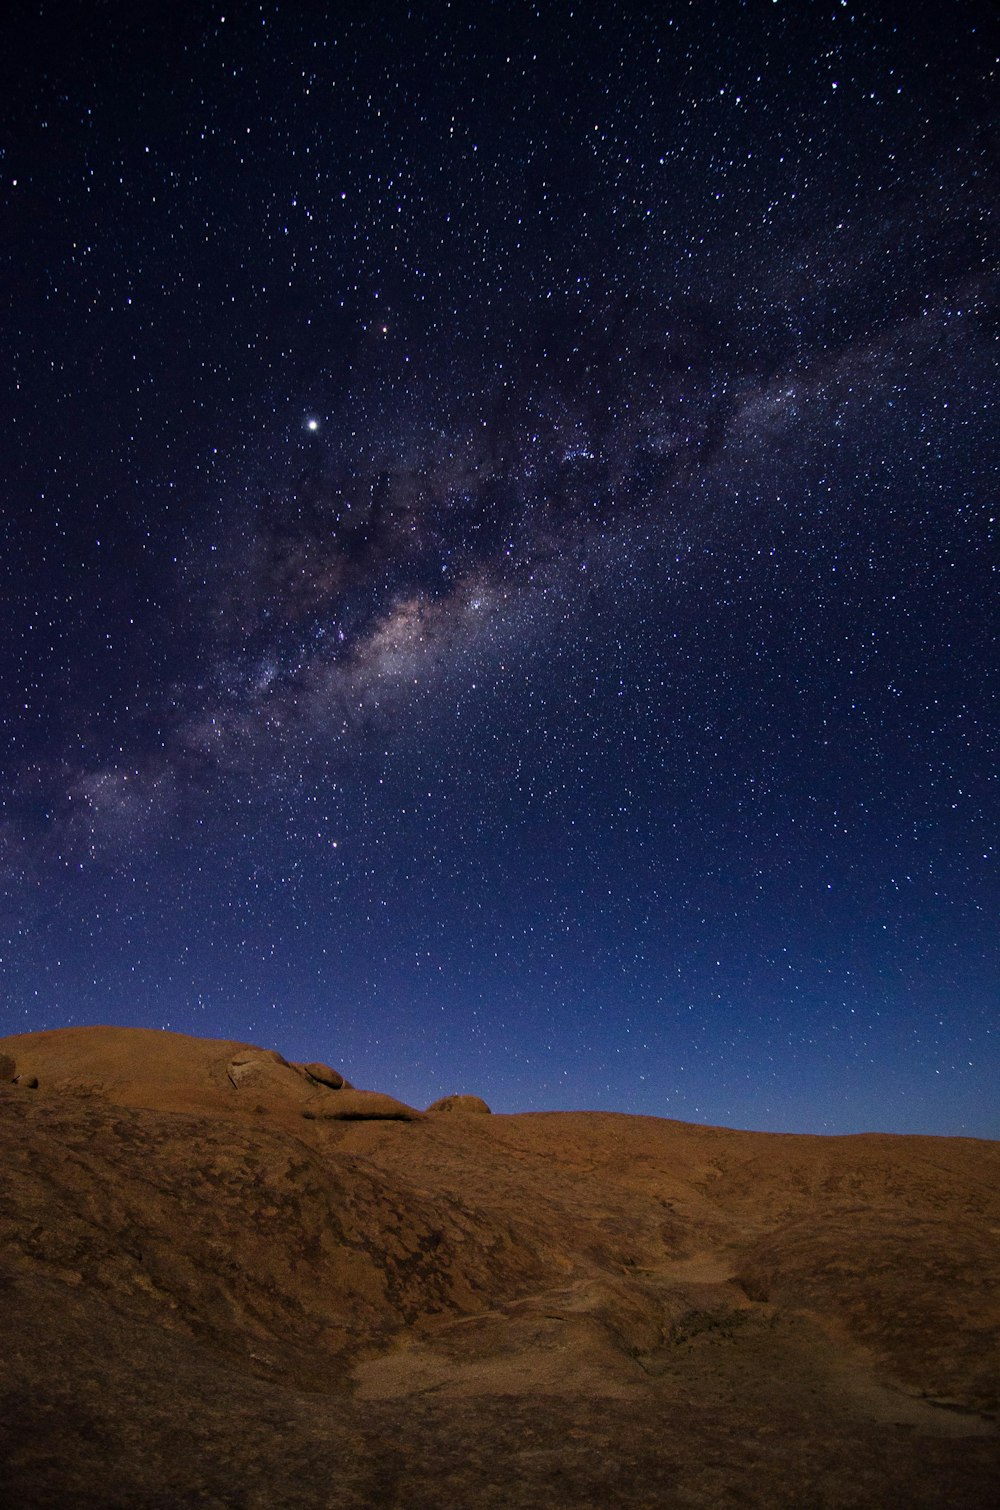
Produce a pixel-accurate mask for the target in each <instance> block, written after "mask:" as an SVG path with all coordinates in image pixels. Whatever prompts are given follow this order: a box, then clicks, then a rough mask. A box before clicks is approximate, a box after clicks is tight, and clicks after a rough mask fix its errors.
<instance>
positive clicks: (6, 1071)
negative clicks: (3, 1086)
mask: <svg viewBox="0 0 1000 1510" xmlns="http://www.w3.org/2000/svg"><path fill="white" fill-rule="evenodd" d="M16 1073H17V1065H16V1064H15V1063H14V1061H13V1059H12V1058H11V1057H10V1055H9V1054H0V1081H9V1080H13V1079H14V1076H15V1075H16Z"/></svg>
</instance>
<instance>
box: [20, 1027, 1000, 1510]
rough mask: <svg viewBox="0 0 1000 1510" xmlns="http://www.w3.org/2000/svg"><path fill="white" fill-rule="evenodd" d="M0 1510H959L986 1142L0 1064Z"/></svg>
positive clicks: (64, 1059)
mask: <svg viewBox="0 0 1000 1510" xmlns="http://www.w3.org/2000/svg"><path fill="white" fill-rule="evenodd" d="M0 1295H2V1299H3V1310H2V1315H3V1318H4V1320H3V1345H2V1348H0V1499H2V1500H3V1503H5V1504H9V1505H10V1506H11V1507H13V1510H20V1507H40V1506H52V1507H65V1506H73V1507H81V1510H88V1507H91V1510H96V1507H119V1506H120V1507H122V1510H125V1507H129V1510H132V1507H150V1510H152V1507H156V1510H173V1507H181V1506H188V1505H198V1506H207V1507H220V1510H221V1507H227V1510H228V1507H247V1510H251V1507H254V1510H256V1507H260V1510H264V1507H267V1510H273V1507H284V1506H296V1507H298V1506H300V1507H303V1510H307V1507H308V1510H319V1507H323V1510H327V1507H329V1510H341V1507H344V1510H347V1507H350V1510H362V1507H373V1506H378V1507H382V1506H386V1507H399V1510H403V1507H406V1510H430V1507H438V1506H445V1505H448V1506H453V1507H469V1510H472V1507H494V1506H495V1507H504V1510H506V1507H531V1510H535V1507H539V1506H555V1507H559V1506H566V1507H581V1510H582V1507H584V1506H588V1507H589V1506H595V1507H596V1506H601V1507H614V1506H645V1507H654V1506H655V1507H661V1506H706V1507H709V1506H711V1507H714V1506H718V1505H722V1504H741V1505H746V1506H760V1507H764V1506H767V1507H773V1506H780V1505H787V1506H805V1505H808V1506H827V1507H839V1506H858V1507H862V1506H865V1507H869V1506H886V1507H888V1506H894V1507H895V1506H903V1505H905V1506H928V1507H930V1506H940V1507H944V1506H948V1507H950V1510H954V1507H961V1506H968V1507H973V1506H975V1507H979V1506H987V1505H990V1506H992V1505H993V1504H994V1503H995V1502H996V1486H997V1483H998V1482H1000V1451H998V1446H1000V1440H998V1435H997V1410H998V1395H1000V1347H998V1339H1000V1145H998V1144H996V1143H987V1142H979V1141H974V1140H966V1139H945V1138H914V1137H889V1136H883V1135H866V1136H862V1137H853V1138H824V1137H791V1136H778V1135H771V1134H763V1133H750V1132H738V1131H731V1130H728V1129H723V1128H712V1127H699V1126H691V1125H687V1124H683V1123H677V1122H671V1121H664V1120H659V1119H655V1118H646V1117H628V1116H615V1115H609V1114H603V1113H592V1112H578V1113H539V1114H531V1115H522V1116H494V1115H491V1114H490V1113H489V1108H488V1107H487V1106H486V1104H485V1103H484V1102H482V1101H481V1100H479V1098H478V1097H475V1096H472V1095H455V1096H451V1097H446V1098H444V1099H443V1100H441V1101H437V1102H435V1103H434V1104H433V1105H432V1106H431V1107H429V1108H428V1109H427V1111H426V1112H422V1111H419V1110H417V1109H415V1108H412V1107H407V1106H404V1105H403V1104H402V1103H400V1102H398V1101H395V1100H394V1099H393V1098H391V1097H388V1096H384V1095H381V1094H379V1093H377V1092H374V1091H366V1090H357V1089H355V1088H354V1087H352V1086H351V1085H350V1084H349V1083H348V1082H347V1081H345V1079H344V1077H343V1074H342V1073H341V1071H340V1070H339V1069H333V1068H331V1067H330V1066H329V1065H326V1064H320V1063H312V1064H308V1065H296V1064H289V1063H288V1062H287V1061H285V1060H284V1059H283V1058H282V1057H281V1055H280V1054H277V1053H276V1052H274V1051H273V1050H267V1049H261V1048H257V1047H254V1046H252V1045H246V1044H240V1043H232V1042H214V1041H207V1040H200V1039H194V1038H188V1037H184V1036H182V1035H179V1034H170V1033H159V1032H152V1031H145V1030H139V1029H122V1028H97V1027H95V1028H68V1029H63V1030H60V1031H57V1032H49V1033H39V1034H28V1035H21V1036H17V1037H11V1038H6V1039H0Z"/></svg>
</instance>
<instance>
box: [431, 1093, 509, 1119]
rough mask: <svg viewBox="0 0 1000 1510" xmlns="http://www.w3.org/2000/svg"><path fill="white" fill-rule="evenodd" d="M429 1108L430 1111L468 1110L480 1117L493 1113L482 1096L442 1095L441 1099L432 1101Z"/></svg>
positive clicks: (467, 1111)
mask: <svg viewBox="0 0 1000 1510" xmlns="http://www.w3.org/2000/svg"><path fill="white" fill-rule="evenodd" d="M427 1110H428V1111H429V1112H466V1113H472V1114H473V1115H475V1116H480V1117H481V1116H487V1117H489V1116H492V1115H493V1114H492V1112H491V1111H490V1109H489V1107H488V1106H487V1105H486V1102H485V1101H484V1100H483V1098H482V1097H481V1096H442V1097H441V1099H440V1100H439V1101H432V1102H431V1104H430V1106H429V1107H428V1108H427Z"/></svg>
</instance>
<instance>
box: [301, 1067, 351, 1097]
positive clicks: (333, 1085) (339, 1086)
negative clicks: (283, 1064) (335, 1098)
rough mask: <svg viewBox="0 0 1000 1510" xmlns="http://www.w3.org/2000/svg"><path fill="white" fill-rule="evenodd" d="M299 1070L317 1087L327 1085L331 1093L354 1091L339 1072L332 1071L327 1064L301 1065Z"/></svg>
mask: <svg viewBox="0 0 1000 1510" xmlns="http://www.w3.org/2000/svg"><path fill="white" fill-rule="evenodd" d="M297 1068H298V1066H297ZM301 1069H302V1070H303V1071H304V1072H305V1074H307V1075H308V1076H309V1079H310V1080H315V1081H316V1083H317V1085H327V1086H329V1087H330V1090H332V1091H340V1090H348V1091H349V1090H353V1089H354V1087H353V1086H352V1085H351V1084H350V1083H349V1082H348V1081H347V1080H345V1079H344V1077H343V1075H342V1074H341V1073H340V1072H339V1070H332V1069H331V1068H330V1066H329V1065H328V1064H303V1065H302V1066H301Z"/></svg>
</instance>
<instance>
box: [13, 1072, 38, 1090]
mask: <svg viewBox="0 0 1000 1510" xmlns="http://www.w3.org/2000/svg"><path fill="white" fill-rule="evenodd" d="M14 1084H15V1085H23V1086H24V1088H25V1090H29V1091H37V1089H38V1076H37V1075H15V1076H14Z"/></svg>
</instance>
